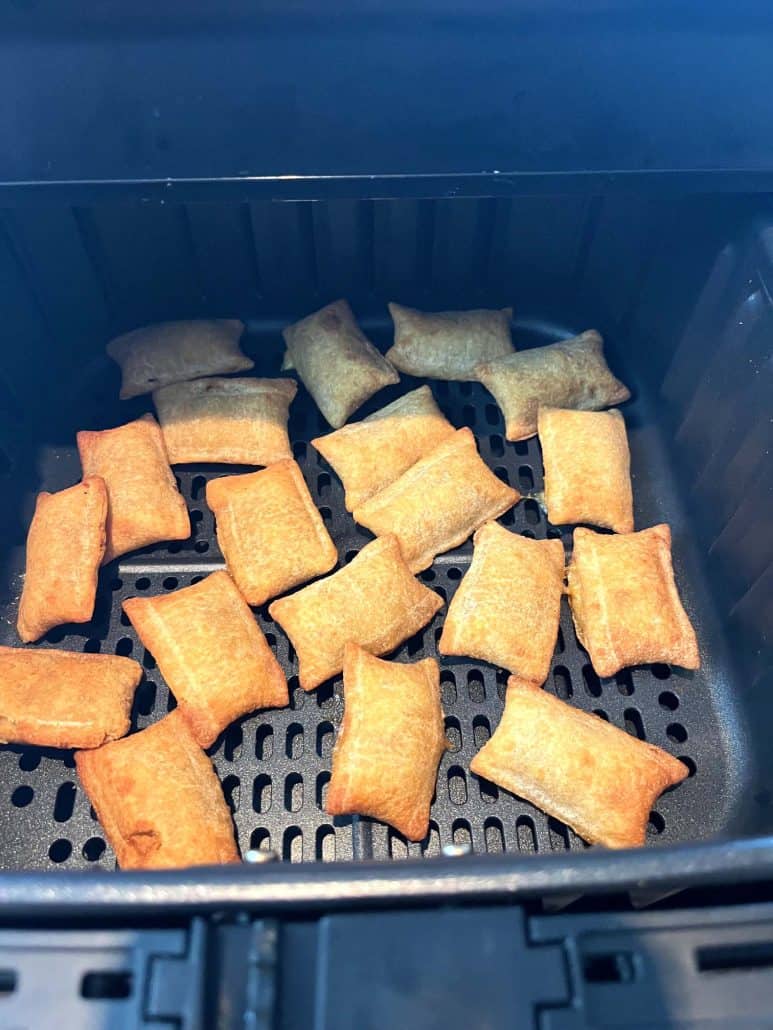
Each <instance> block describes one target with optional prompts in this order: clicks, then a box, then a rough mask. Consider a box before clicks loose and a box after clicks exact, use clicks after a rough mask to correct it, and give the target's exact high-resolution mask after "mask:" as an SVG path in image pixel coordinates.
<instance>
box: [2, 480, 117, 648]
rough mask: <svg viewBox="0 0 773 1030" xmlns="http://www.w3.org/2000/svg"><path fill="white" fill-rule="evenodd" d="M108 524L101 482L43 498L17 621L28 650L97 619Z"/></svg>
mask: <svg viewBox="0 0 773 1030" xmlns="http://www.w3.org/2000/svg"><path fill="white" fill-rule="evenodd" d="M106 519H107V487H106V486H105V481H104V480H103V479H102V478H101V477H100V476H86V478H85V479H84V480H83V482H82V483H76V485H75V486H71V487H69V488H68V489H67V490H60V491H59V492H58V493H55V494H48V493H40V494H38V499H37V503H36V504H35V514H34V516H33V519H32V523H31V525H30V529H29V533H28V534H27V567H26V572H25V575H24V589H23V590H22V595H21V600H20V601H19V618H18V621H17V629H18V632H19V636H20V637H21V639H22V640H23V641H24V642H25V644H27V643H29V642H30V641H31V640H38V639H39V638H40V637H42V636H43V635H44V634H45V633H47V632H48V631H49V630H50V629H52V628H53V627H54V626H60V625H62V623H64V622H88V621H89V619H90V618H91V616H92V615H93V614H94V599H95V598H96V594H97V576H98V574H99V566H100V564H101V563H102V559H103V557H104V554H105V540H106V537H105V520H106Z"/></svg>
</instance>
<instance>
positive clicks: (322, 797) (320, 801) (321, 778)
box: [316, 769, 330, 812]
mask: <svg viewBox="0 0 773 1030" xmlns="http://www.w3.org/2000/svg"><path fill="white" fill-rule="evenodd" d="M329 786H330V773H329V772H328V771H327V769H325V770H323V771H322V772H321V773H319V774H318V776H317V789H316V802H317V808H318V809H319V810H320V811H322V812H324V811H325V805H326V804H327V791H328V787H329Z"/></svg>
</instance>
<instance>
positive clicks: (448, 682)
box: [440, 669, 456, 708]
mask: <svg viewBox="0 0 773 1030" xmlns="http://www.w3.org/2000/svg"><path fill="white" fill-rule="evenodd" d="M440 697H441V700H442V703H443V707H444V708H448V707H450V706H451V705H455V704H456V677H455V676H454V674H453V673H452V672H451V670H450V669H443V670H442V671H441V673H440Z"/></svg>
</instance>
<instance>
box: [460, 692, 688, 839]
mask: <svg viewBox="0 0 773 1030" xmlns="http://www.w3.org/2000/svg"><path fill="white" fill-rule="evenodd" d="M470 768H471V770H472V771H473V772H474V773H475V774H476V775H478V776H483V777H485V779H487V780H491V782H492V783H496V784H498V785H499V786H500V787H504V788H505V790H509V791H511V792H512V793H513V794H517V795H518V796H519V797H522V798H525V799H526V800H527V801H530V802H531V803H532V804H534V805H537V806H538V807H539V808H541V809H542V810H543V811H544V812H547V813H548V815H552V816H555V817H556V818H557V819H560V820H561V821H562V822H565V823H566V824H567V825H569V826H571V827H572V829H573V830H574V831H575V832H576V833H578V834H579V835H580V836H581V837H582V838H584V839H585V840H587V841H588V842H589V843H591V844H604V845H606V846H607V847H610V848H628V847H636V846H638V845H641V844H643V843H644V839H645V833H646V829H647V820H648V818H649V814H650V811H651V810H652V806H653V805H654V803H655V801H656V799H657V798H658V797H659V796H660V794H662V792H663V791H664V790H665V789H666V788H667V787H672V786H674V785H675V784H677V783H680V782H681V781H682V780H683V779H684V778H685V777H686V776H687V775H688V769H687V766H686V765H684V764H683V763H682V762H680V761H679V760H678V759H677V758H673V757H672V756H671V755H669V754H668V753H667V752H666V751H663V750H661V749H660V748H657V747H654V746H653V745H652V744H647V743H645V742H644V741H642V740H637V739H636V738H635V737H631V736H630V735H629V734H627V733H625V732H624V731H623V730H619V729H617V727H615V726H612V725H610V724H609V723H608V722H605V721H604V720H603V719H600V718H599V717H598V716H597V715H590V714H589V713H588V712H582V711H580V710H579V709H577V708H573V707H572V706H571V705H569V704H566V703H565V702H564V701H560V700H559V699H558V698H557V697H554V696H553V695H552V694H548V693H547V692H546V691H544V690H542V689H541V688H540V687H537V686H535V685H534V684H530V683H528V682H526V681H524V680H519V679H518V678H517V677H515V676H511V677H510V679H509V680H508V687H507V695H506V699H505V710H504V713H503V715H502V720H501V722H500V723H499V726H498V727H497V729H496V731H495V732H494V734H493V736H492V737H491V739H490V740H489V741H487V743H486V744H484V746H483V747H482V748H481V750H480V751H479V752H478V754H477V755H476V756H475V757H474V758H473V760H472V762H471V763H470Z"/></svg>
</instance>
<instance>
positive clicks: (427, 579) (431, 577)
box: [419, 569, 436, 583]
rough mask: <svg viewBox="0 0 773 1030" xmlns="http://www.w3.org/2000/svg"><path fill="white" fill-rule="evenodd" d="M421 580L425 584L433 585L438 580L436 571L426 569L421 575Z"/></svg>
mask: <svg viewBox="0 0 773 1030" xmlns="http://www.w3.org/2000/svg"><path fill="white" fill-rule="evenodd" d="M419 579H420V580H421V581H422V582H423V583H433V582H434V581H435V579H436V576H435V570H434V569H425V570H424V572H421V573H419Z"/></svg>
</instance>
